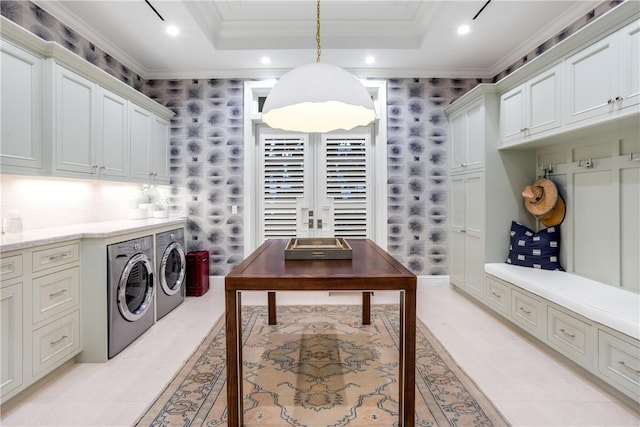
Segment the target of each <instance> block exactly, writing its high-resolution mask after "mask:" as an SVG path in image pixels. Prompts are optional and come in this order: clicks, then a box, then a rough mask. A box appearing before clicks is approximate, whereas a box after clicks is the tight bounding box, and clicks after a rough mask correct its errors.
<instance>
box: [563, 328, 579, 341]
mask: <svg viewBox="0 0 640 427" xmlns="http://www.w3.org/2000/svg"><path fill="white" fill-rule="evenodd" d="M560 332H562V333H563V334H565V335H566V336H568V337H569V338H571V339H574V338H575V337H576V336H575V334H571V333H569V332H567V331H565V330H564V329H562V328H561V329H560Z"/></svg>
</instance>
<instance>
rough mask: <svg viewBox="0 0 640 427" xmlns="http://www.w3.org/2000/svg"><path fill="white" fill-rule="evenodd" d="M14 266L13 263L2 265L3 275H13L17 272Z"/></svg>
mask: <svg viewBox="0 0 640 427" xmlns="http://www.w3.org/2000/svg"><path fill="white" fill-rule="evenodd" d="M13 267H14V264H13V263H11V264H9V263H7V264H2V271H1V273H2V274H9V273H13V272H14V271H16V270H15V269H14V268H13Z"/></svg>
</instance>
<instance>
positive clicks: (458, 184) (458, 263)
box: [449, 175, 466, 288]
mask: <svg viewBox="0 0 640 427" xmlns="http://www.w3.org/2000/svg"><path fill="white" fill-rule="evenodd" d="M464 180H465V176H464V175H454V176H452V177H451V237H450V240H451V249H450V257H449V259H450V266H449V268H450V271H449V278H450V280H451V283H453V284H454V285H456V286H458V287H460V288H464V253H465V249H464V241H465V233H466V230H465V187H464Z"/></svg>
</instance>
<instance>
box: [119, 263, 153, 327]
mask: <svg viewBox="0 0 640 427" xmlns="http://www.w3.org/2000/svg"><path fill="white" fill-rule="evenodd" d="M152 298H153V265H151V261H149V258H148V257H147V256H146V255H144V254H136V255H134V256H133V257H131V259H130V260H129V261H128V262H127V265H125V267H124V270H123V271H122V276H120V282H119V283H118V309H119V310H120V314H121V315H122V317H124V318H125V319H126V320H128V321H130V322H135V321H136V320H138V319H140V318H141V317H142V316H144V314H145V313H146V312H147V310H149V309H150V308H151V307H152V304H151V303H152Z"/></svg>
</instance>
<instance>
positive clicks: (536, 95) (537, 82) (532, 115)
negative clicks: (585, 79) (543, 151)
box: [524, 64, 562, 136]
mask: <svg viewBox="0 0 640 427" xmlns="http://www.w3.org/2000/svg"><path fill="white" fill-rule="evenodd" d="M561 73H562V66H561V65H560V64H558V65H556V66H555V67H553V68H551V69H549V70H547V71H545V72H543V73H540V74H538V75H537V76H535V77H534V78H532V79H531V80H529V81H528V82H527V84H526V102H527V103H526V105H525V108H524V109H525V112H526V120H525V124H524V134H525V136H532V135H535V134H538V133H540V132H544V131H548V130H551V129H555V128H558V127H560V123H561V121H562V108H561V105H562V104H561V102H562V92H561V90H560V89H561V85H560V83H561V81H562V79H561Z"/></svg>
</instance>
